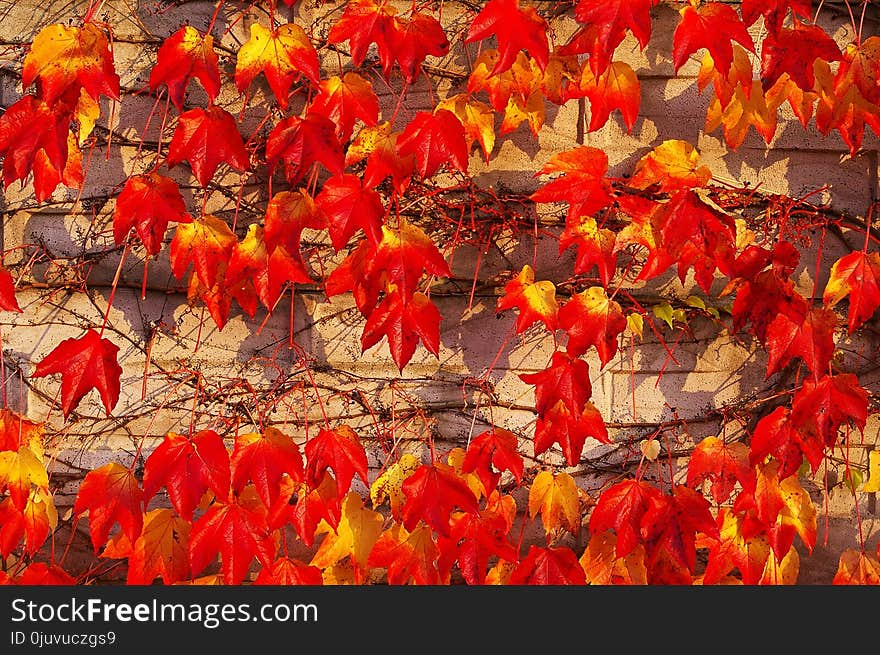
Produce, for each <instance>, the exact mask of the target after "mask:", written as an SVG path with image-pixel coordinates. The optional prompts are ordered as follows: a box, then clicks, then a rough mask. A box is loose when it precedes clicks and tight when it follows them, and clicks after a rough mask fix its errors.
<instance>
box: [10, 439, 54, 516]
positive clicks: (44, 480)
mask: <svg viewBox="0 0 880 655" xmlns="http://www.w3.org/2000/svg"><path fill="white" fill-rule="evenodd" d="M32 485H33V486H35V487H37V489H42V490H45V491H48V489H49V477H48V474H47V472H46V467H45V466H44V465H43V459H42V453H35V452H34V451H33V450H32V449H31V447H30V446H28V445H22V446H21V447H20V448H18V449H17V450H5V451H3V452H0V491H7V492H9V497H10V499H11V500H12V504H13V506H14V507H15V508H16V509H18V510H19V511H24V509H25V508H26V506H27V504H28V499H29V498H30V496H31V487H32Z"/></svg>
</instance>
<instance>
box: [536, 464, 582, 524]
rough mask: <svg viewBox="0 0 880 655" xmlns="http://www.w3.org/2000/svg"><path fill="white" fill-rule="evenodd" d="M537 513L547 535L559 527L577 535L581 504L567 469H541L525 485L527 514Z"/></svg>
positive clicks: (575, 486)
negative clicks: (527, 497)
mask: <svg viewBox="0 0 880 655" xmlns="http://www.w3.org/2000/svg"><path fill="white" fill-rule="evenodd" d="M539 513H540V514H541V523H543V524H544V532H546V533H547V535H548V536H549V535H551V534H552V533H555V532H557V531H558V530H559V529H560V528H564V529H565V530H568V531H569V532H571V533H572V534H573V535H577V534H578V532H579V531H580V529H581V508H580V498H579V496H578V488H577V484H576V483H575V481H574V478H572V477H571V476H570V475H569V474H568V473H557V474H555V475H554V474H553V473H551V472H550V471H541V472H540V473H538V475H537V476H536V477H535V479H534V480H533V481H532V486H531V487H529V517H531V518H535V517H536V516H537V515H538V514H539Z"/></svg>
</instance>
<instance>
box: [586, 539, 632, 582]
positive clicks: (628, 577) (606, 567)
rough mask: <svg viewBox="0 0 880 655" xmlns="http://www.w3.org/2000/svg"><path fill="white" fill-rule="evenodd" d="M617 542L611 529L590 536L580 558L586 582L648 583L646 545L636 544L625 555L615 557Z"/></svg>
mask: <svg viewBox="0 0 880 655" xmlns="http://www.w3.org/2000/svg"><path fill="white" fill-rule="evenodd" d="M616 546H617V536H616V535H615V534H614V532H612V531H611V530H606V531H605V532H600V533H598V534H594V535H593V536H591V537H590V541H589V543H587V548H586V550H584V553H583V555H581V558H580V564H581V567H582V568H583V569H584V573H585V574H586V576H587V582H588V583H590V584H593V585H610V584H627V585H646V584H648V570H647V568H646V566H645V547H644V546H643V545H642V544H639V545H638V546H636V547H635V548H634V549H633V550H632V551H631V552H630V553H629V554H628V555H626V556H625V557H618V556H617V552H616Z"/></svg>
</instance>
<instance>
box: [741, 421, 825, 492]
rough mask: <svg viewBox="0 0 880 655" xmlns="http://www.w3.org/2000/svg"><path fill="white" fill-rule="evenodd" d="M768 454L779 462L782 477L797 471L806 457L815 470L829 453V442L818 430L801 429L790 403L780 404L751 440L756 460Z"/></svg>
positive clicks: (750, 454) (750, 449)
mask: <svg viewBox="0 0 880 655" xmlns="http://www.w3.org/2000/svg"><path fill="white" fill-rule="evenodd" d="M767 455H773V457H774V458H776V461H777V462H779V465H780V467H781V470H780V475H781V476H782V477H788V476H790V475H794V474H795V473H797V471H798V469H799V468H800V466H801V463H802V462H803V461H804V457H806V458H807V461H808V462H809V463H810V465H811V467H812V470H813V472H814V473H815V472H816V471H817V470H818V468H819V465H820V464H821V463H822V459H823V458H824V456H825V443H824V441H822V439H821V437H820V436H819V435H818V434H817V433H812V434H811V433H810V432H801V431H800V430H799V429H798V428H797V426H796V425H795V424H794V423H793V422H792V421H791V412H790V410H789V409H788V408H787V407H777V408H776V409H775V410H773V411H772V412H771V413H770V414H768V415H767V416H764V417H763V418H762V419H761V420H760V421H758V424H757V425H756V426H755V430H754V432H753V433H752V439H751V442H750V443H749V459H750V461H751V462H752V464H756V463H759V462H762V461H764V458H765V457H767Z"/></svg>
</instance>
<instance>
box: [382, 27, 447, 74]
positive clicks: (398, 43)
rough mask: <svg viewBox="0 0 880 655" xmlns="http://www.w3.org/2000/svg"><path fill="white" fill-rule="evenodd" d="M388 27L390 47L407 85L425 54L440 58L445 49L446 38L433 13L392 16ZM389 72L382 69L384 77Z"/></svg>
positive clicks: (445, 51) (417, 71)
mask: <svg viewBox="0 0 880 655" xmlns="http://www.w3.org/2000/svg"><path fill="white" fill-rule="evenodd" d="M392 26H393V30H392V32H391V36H390V45H391V47H390V50H391V51H392V52H393V53H394V58H395V59H396V61H397V63H398V64H399V65H400V72H401V73H402V74H403V77H404V79H405V80H406V81H407V82H408V83H410V84H412V83H413V82H414V81H415V79H416V78H417V77H418V75H419V70H420V69H421V66H422V63H423V62H424V61H425V58H426V57H428V56H429V55H430V56H433V57H443V56H445V55H446V54H447V53H448V52H449V39H447V38H446V33H445V32H444V31H443V26H442V25H440V23H439V22H438V21H437V19H436V18H434V17H433V16H429V15H428V14H423V13H421V12H418V11H414V12H412V13H411V14H410V16H409V18H402V19H401V18H397V17H394V19H393V20H392ZM389 73H390V70H389V69H385V77H386V78H387V77H388V76H389Z"/></svg>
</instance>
